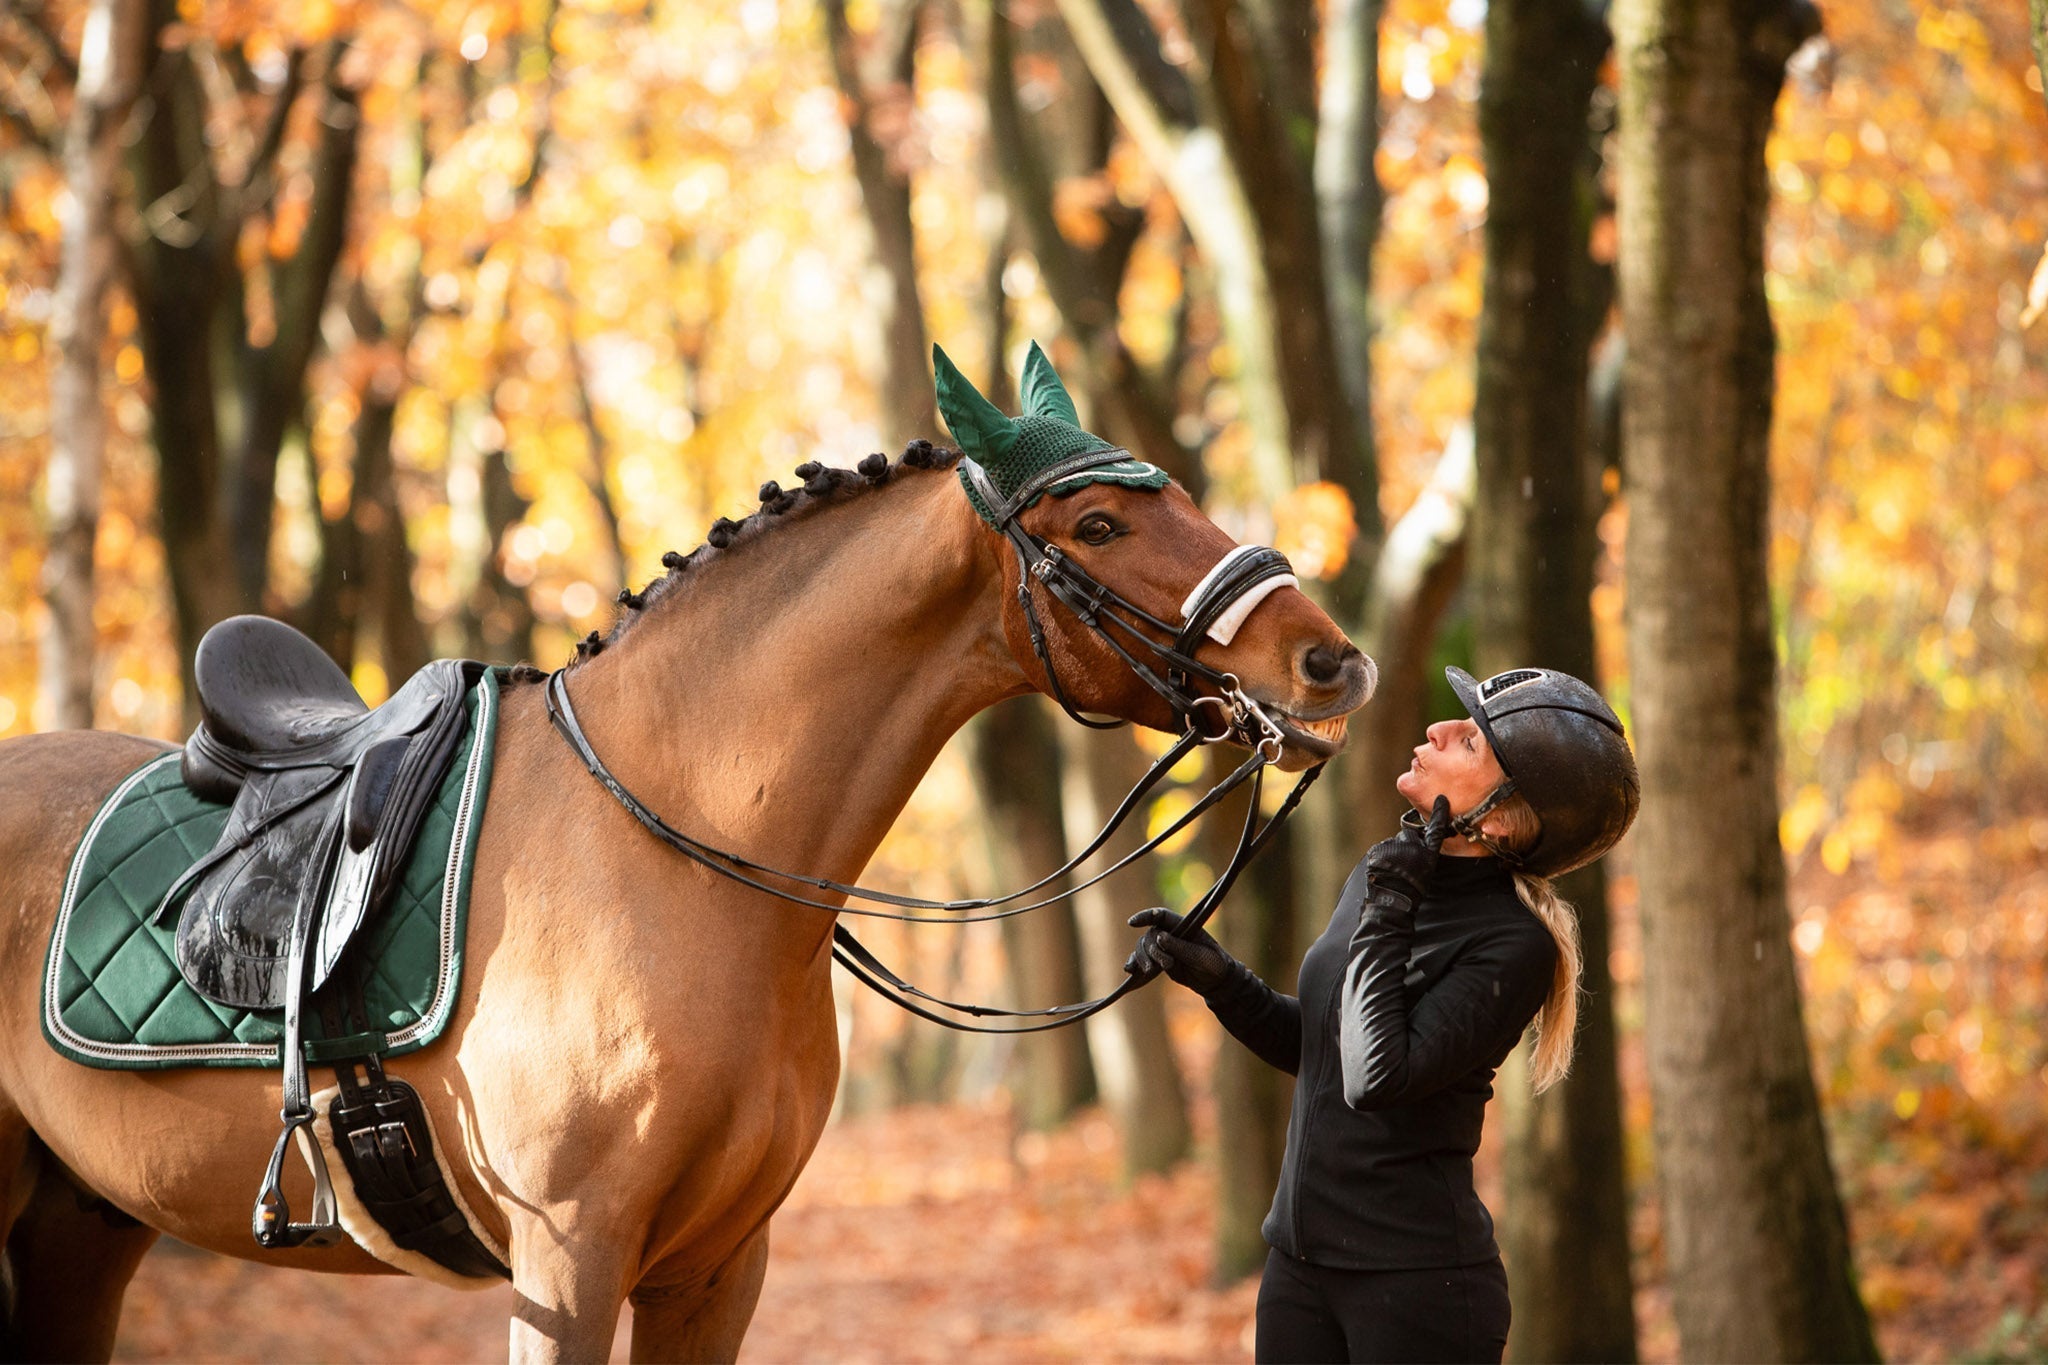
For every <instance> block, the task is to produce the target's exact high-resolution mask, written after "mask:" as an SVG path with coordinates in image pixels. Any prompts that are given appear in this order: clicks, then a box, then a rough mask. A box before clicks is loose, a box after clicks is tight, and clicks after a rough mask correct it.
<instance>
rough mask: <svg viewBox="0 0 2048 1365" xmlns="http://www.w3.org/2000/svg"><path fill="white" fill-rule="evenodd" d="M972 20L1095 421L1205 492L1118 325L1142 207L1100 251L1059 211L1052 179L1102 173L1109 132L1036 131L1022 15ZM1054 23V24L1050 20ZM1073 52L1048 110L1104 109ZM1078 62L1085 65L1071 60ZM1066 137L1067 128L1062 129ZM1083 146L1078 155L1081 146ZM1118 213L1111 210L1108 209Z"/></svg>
mask: <svg viewBox="0 0 2048 1365" xmlns="http://www.w3.org/2000/svg"><path fill="white" fill-rule="evenodd" d="M968 17H969V19H970V22H971V26H973V27H975V28H977V29H979V37H980V40H981V41H980V46H981V47H982V48H983V49H984V51H985V52H986V54H987V60H986V62H985V64H984V65H985V68H986V69H985V72H984V78H983V79H984V85H985V88H986V90H987V94H988V110H989V152H990V158H991V161H992V163H993V169H994V171H995V173H996V174H997V176H998V177H999V178H1000V179H1001V181H1002V183H1003V186H1004V188H1005V190H1006V191H1007V195H1008V201H1009V205H1010V216H1011V217H1012V218H1013V219H1014V220H1015V221H1016V223H1017V225H1018V227H1019V228H1020V229H1021V231H1022V233H1023V237H1024V240H1025V241H1026V242H1027V243H1028V244H1029V246H1030V248H1031V254H1032V256H1033V257H1034V258H1035V259H1036V260H1037V262H1038V268H1039V275H1040V278H1042V279H1043V280H1044V282H1045V289H1046V293H1047V294H1049V295H1050V296H1051V298H1052V301H1053V303H1054V305H1055V306H1056V307H1057V308H1058V309H1059V310H1060V320H1061V322H1062V324H1063V325H1064V326H1065V328H1066V331H1067V333H1068V334H1069V335H1070V336H1071V337H1072V338H1073V339H1074V340H1075V341H1077V342H1078V343H1079V344H1080V352H1081V361H1082V368H1083V372H1084V373H1085V375H1086V390H1087V394H1088V398H1089V405H1090V408H1091V410H1092V413H1091V420H1094V421H1097V422H1099V423H1101V430H1102V431H1103V434H1104V435H1106V436H1108V437H1110V438H1111V439H1113V440H1116V441H1119V442H1121V443H1122V444H1124V445H1126V446H1128V447H1129V448H1130V449H1131V450H1133V451H1135V452H1137V454H1138V455H1139V456H1140V457H1141V458H1143V459H1146V460H1149V461H1151V462H1152V463H1153V464H1156V465H1158V466H1159V467H1160V468H1161V469H1164V470H1166V471H1168V472H1169V473H1171V474H1172V475H1173V476H1174V477H1175V478H1177V479H1180V480H1181V482H1182V483H1183V484H1184V485H1185V486H1186V487H1187V488H1188V490H1189V492H1190V494H1191V495H1193V496H1194V497H1196V498H1198V499H1199V498H1200V496H1201V492H1202V483H1201V477H1200V461H1198V460H1197V459H1195V458H1194V457H1193V455H1192V454H1191V453H1190V452H1189V451H1188V450H1187V449H1186V447H1184V446H1183V445H1181V443H1180V440H1179V439H1178V438H1177V437H1176V436H1175V435H1174V434H1173V407H1172V403H1171V401H1170V399H1169V397H1168V395H1167V394H1166V393H1164V392H1161V386H1160V385H1159V383H1158V382H1157V381H1155V380H1154V378H1153V377H1152V376H1151V375H1149V374H1147V373H1145V372H1144V370H1143V369H1142V368H1140V367H1139V365H1138V363H1137V360H1136V358H1135V357H1133V356H1132V355H1131V353H1130V351H1129V350H1128V349H1127V348H1126V347H1125V346H1124V343H1123V338H1122V337H1121V336H1120V335H1119V334H1118V331H1117V326H1116V322H1117V293H1118V290H1119V288H1120V286H1121V284H1122V281H1123V275H1124V269H1125V267H1126V265H1127V264H1128V262H1129V259H1130V250H1131V247H1132V245H1133V243H1134V242H1135V241H1136V238H1137V232H1138V231H1139V229H1141V228H1142V226H1143V215H1142V214H1141V213H1137V212H1129V211H1125V212H1123V213H1121V214H1120V215H1119V217H1120V219H1121V221H1113V222H1112V223H1110V224H1109V226H1108V229H1107V230H1106V232H1105V241H1104V243H1103V244H1102V245H1101V246H1099V247H1097V248H1096V249H1095V250H1094V251H1093V252H1088V251H1084V250H1083V249H1082V248H1080V247H1078V246H1076V245H1075V244H1074V243H1073V242H1070V241H1069V240H1068V239H1067V237H1066V236H1065V234H1063V233H1062V232H1061V231H1060V229H1059V225H1058V223H1057V222H1056V221H1055V219H1054V217H1053V211H1052V209H1053V184H1054V180H1055V178H1056V177H1063V176H1072V175H1092V174H1096V173H1099V172H1100V171H1101V170H1102V168H1103V166H1104V164H1105V163H1106V162H1107V159H1108V154H1109V146H1108V142H1109V139H1107V138H1100V137H1079V136H1074V135H1072V134H1073V132H1074V131H1075V130H1073V129H1071V128H1067V129H1059V128H1054V129H1048V130H1045V131H1044V133H1043V134H1041V133H1039V132H1037V131H1035V130H1034V127H1033V123H1032V120H1030V119H1028V118H1027V117H1026V115H1025V113H1024V110H1023V107H1022V105H1021V103H1020V101H1019V100H1018V98H1017V91H1016V86H1015V71H1014V66H1013V48H1014V44H1013V42H1012V38H1013V34H1012V28H1013V25H1014V20H1013V18H1012V17H1011V16H1010V15H1008V14H1005V13H1002V12H999V11H998V9H997V7H996V6H995V5H993V4H987V3H983V4H978V5H974V6H972V7H970V8H969V10H968ZM1047 27H1051V26H1047ZM1031 36H1032V37H1033V38H1036V39H1040V40H1042V41H1041V43H1040V45H1041V47H1042V46H1045V45H1047V44H1049V43H1050V42H1053V41H1057V42H1059V43H1060V44H1061V45H1062V46H1065V47H1068V48H1069V49H1070V47H1071V45H1070V44H1067V43H1066V42H1065V33H1064V29H1061V30H1060V38H1059V39H1058V40H1053V39H1051V37H1050V35H1049V34H1046V33H1043V32H1035V33H1033V34H1032V35H1031ZM1054 55H1057V56H1060V57H1066V58H1067V60H1066V61H1064V62H1063V63H1062V65H1063V66H1065V67H1068V68H1070V74H1069V83H1070V88H1069V93H1068V96H1067V98H1065V99H1063V100H1060V101H1058V102H1057V103H1056V104H1055V105H1054V106H1053V107H1052V108H1050V109H1048V110H1047V111H1045V113H1044V114H1043V115H1041V118H1042V119H1045V118H1050V117H1052V116H1053V115H1054V114H1056V113H1061V114H1066V115H1068V116H1069V117H1068V122H1069V123H1072V122H1073V121H1074V119H1073V118H1072V115H1073V114H1075V113H1076V112H1079V113H1081V114H1082V115H1084V116H1085V115H1087V114H1090V113H1098V112H1099V110H1098V108H1097V106H1099V105H1100V104H1101V103H1102V101H1103V96H1102V92H1101V90H1100V88H1099V87H1097V86H1096V84H1095V81H1094V77H1093V75H1092V74H1091V73H1090V72H1089V71H1088V70H1087V68H1086V66H1085V64H1084V63H1081V62H1079V61H1078V60H1077V59H1076V58H1077V57H1078V54H1072V55H1070V53H1069V52H1063V51H1059V50H1058V49H1057V48H1056V49H1055V52H1054ZM1073 67H1079V68H1080V69H1079V70H1078V71H1072V70H1071V68H1073ZM1063 132H1064V133H1065V134H1067V135H1065V136H1062V133H1063ZM1062 152H1064V153H1066V155H1065V157H1064V163H1065V164H1062V165H1059V166H1055V165H1054V164H1053V160H1054V157H1055V156H1058V155H1059V154H1060V153H1062ZM1077 153H1078V154H1077ZM1116 212H1117V211H1116V210H1114V209H1112V210H1107V211H1105V216H1110V215H1111V214H1115V213H1116Z"/></svg>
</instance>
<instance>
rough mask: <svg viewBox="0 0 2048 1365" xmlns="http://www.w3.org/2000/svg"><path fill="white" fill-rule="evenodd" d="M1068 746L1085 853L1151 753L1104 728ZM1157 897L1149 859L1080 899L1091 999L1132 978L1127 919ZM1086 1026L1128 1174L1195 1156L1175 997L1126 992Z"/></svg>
mask: <svg viewBox="0 0 2048 1365" xmlns="http://www.w3.org/2000/svg"><path fill="white" fill-rule="evenodd" d="M1059 740H1060V751H1061V753H1060V760H1061V763H1060V766H1061V772H1062V775H1063V781H1062V784H1061V793H1060V809H1061V813H1062V815H1063V816H1064V818H1065V821H1066V829H1067V847H1068V848H1071V849H1079V848H1083V847H1085V846H1086V845H1087V842H1088V840H1090V839H1092V838H1093V837H1094V836H1095V832H1096V831H1097V830H1099V829H1101V828H1102V826H1103V824H1104V823H1105V822H1106V821H1107V820H1108V819H1109V817H1110V814H1111V813H1112V812H1113V811H1115V809H1116V807H1117V804H1118V803H1119V802H1120V801H1122V800H1123V798H1124V793H1126V792H1128V791H1129V790H1130V789H1131V788H1132V787H1133V786H1134V785H1136V783H1137V781H1138V778H1139V777H1140V776H1142V775H1143V774H1144V772H1145V769H1146V767H1147V766H1148V765H1147V761H1146V758H1145V755H1144V753H1143V751H1141V750H1140V749H1139V748H1138V746H1137V745H1136V744H1135V743H1134V742H1132V739H1131V737H1130V735H1129V734H1127V733H1125V732H1124V731H1121V730H1117V731H1110V732H1103V731H1098V730H1084V729H1082V728H1081V727H1080V726H1078V725H1063V726H1061V727H1060V728H1059ZM1134 819H1140V818H1139V817H1134ZM1140 823H1142V820H1141V819H1140ZM1138 842H1139V841H1138V840H1137V839H1136V838H1130V839H1118V840H1115V841H1112V843H1111V845H1110V848H1109V850H1108V851H1106V852H1104V853H1103V854H1102V855H1100V856H1101V857H1102V858H1104V859H1108V858H1111V857H1112V855H1114V856H1122V853H1123V852H1127V851H1128V850H1129V849H1131V848H1132V847H1135V846H1136V844H1137V843H1138ZM1158 901H1159V890H1158V887H1157V885H1156V884H1155V883H1154V881H1153V878H1152V863H1151V861H1150V860H1147V859H1140V860H1139V861H1138V862H1137V863H1136V864H1134V865H1133V866H1131V867H1127V868H1125V869H1124V870H1123V871H1121V872H1119V873H1117V874H1116V875H1115V876H1113V877H1109V878H1107V879H1105V880H1104V881H1101V882H1098V883H1097V884H1096V885H1094V886H1092V887H1090V888H1089V889H1088V890H1086V891H1083V892H1081V893H1080V894H1079V895H1078V896H1076V897H1075V898H1074V918H1075V920H1076V921H1077V922H1078V923H1079V925H1080V930H1081V976H1082V982H1083V989H1084V990H1085V992H1086V994H1087V995H1088V996H1089V997H1090V998H1091V999H1092V998H1094V997H1096V996H1100V995H1107V994H1108V993H1109V992H1110V991H1112V990H1114V989H1115V988H1116V987H1117V985H1118V983H1120V982H1121V981H1122V980H1123V975H1124V973H1123V961H1124V958H1125V957H1127V956H1128V955H1129V954H1130V950H1131V945H1132V944H1133V943H1134V942H1136V939H1137V931H1136V930H1134V929H1132V928H1131V927H1130V926H1129V925H1128V924H1126V923H1125V921H1126V920H1128V919H1129V918H1130V917H1131V915H1132V914H1134V913H1135V912H1137V911H1139V910H1142V909H1144V908H1145V907H1146V906H1149V905H1155V904H1157V903H1158ZM1085 1027H1086V1028H1087V1030H1088V1052H1089V1057H1090V1059H1091V1060H1092V1061H1093V1063H1094V1066H1095V1077H1096V1081H1097V1084H1098V1085H1099V1086H1100V1088H1101V1090H1102V1097H1103V1100H1104V1101H1105V1102H1106V1103H1107V1105H1108V1106H1109V1110H1110V1112H1111V1114H1112V1115H1113V1116H1114V1118H1115V1120H1116V1126H1117V1131H1118V1132H1119V1133H1120V1134H1121V1135H1122V1137H1123V1149H1124V1175H1125V1177H1126V1178H1127V1179H1128V1178H1130V1177H1133V1176H1137V1175H1140V1174H1143V1173H1145V1172H1148V1171H1164V1170H1166V1169H1167V1168H1168V1167H1170V1166H1172V1165H1173V1164H1174V1163H1175V1162H1177V1161H1179V1160H1180V1159H1181V1158H1183V1157H1185V1156H1186V1155H1187V1154H1188V1149H1189V1145H1190V1143H1191V1141H1192V1134H1191V1132H1190V1129H1189V1127H1188V1101H1187V1091H1186V1089H1185V1088H1184V1086H1183V1085H1182V1083H1181V1074H1180V1063H1179V1062H1178V1061H1177V1060H1176V1059H1175V1057H1174V1055H1173V1040H1172V1038H1171V1037H1169V1036H1168V1034H1167V1029H1166V992H1165V991H1164V990H1141V991H1137V992H1134V993H1133V994H1131V995H1127V996H1125V997H1124V999H1123V1000H1122V1001H1121V1002H1120V1003H1119V1004H1117V1005H1116V1006H1115V1007H1114V1008H1112V1009H1108V1010H1104V1011H1103V1012H1102V1013H1101V1014H1098V1015H1095V1016H1094V1017H1093V1018H1091V1019H1089V1020H1088V1022H1087V1024H1086V1025H1085Z"/></svg>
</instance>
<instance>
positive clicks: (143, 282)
mask: <svg viewBox="0 0 2048 1365" xmlns="http://www.w3.org/2000/svg"><path fill="white" fill-rule="evenodd" d="M177 9H178V7H177V3H176V0H151V2H150V5H149V15H148V18H147V21H146V22H145V24H144V25H143V30H142V33H141V34H140V35H139V45H140V47H141V49H142V53H141V67H142V70H143V72H144V73H145V80H146V86H147V89H146V91H145V96H146V99H147V107H146V108H145V109H144V110H142V111H140V112H141V117H140V120H139V121H140V124H141V127H140V130H139V135H138V136H137V138H136V140H135V143H134V146H133V148H132V151H131V155H130V159H129V165H130V169H131V172H132V175H133V178H134V183H135V197H136V202H137V204H138V205H140V206H141V225H142V231H143V234H144V235H143V236H142V238H141V240H140V241H139V242H137V243H136V245H135V249H134V251H133V252H132V253H131V254H130V257H129V259H130V262H131V264H132V271H131V276H130V283H131V287H132V288H133V290H134V293H135V307H136V315H137V329H136V330H137V336H138V339H139V341H140V343H141V348H142V361H143V369H144V372H145V373H146V374H147V375H148V376H149V380H150V386H151V388H152V390H153V393H152V395H151V399H150V424H151V438H152V441H153V443H154V445H155V447H156V452H157V506H158V515H159V519H160V529H161V532H162V536H163V543H164V558H165V561H166V567H167V569H168V570H169V574H170V581H171V603H172V607H173V610H174V612H175V615H176V618H177V640H178V660H179V668H180V671H181V673H182V676H183V680H184V684H185V689H184V690H185V711H186V718H187V720H188V721H195V720H196V719H197V716H198V710H197V706H198V698H197V693H196V692H195V691H194V690H193V686H192V656H193V654H194V652H195V651H196V650H197V649H198V647H199V637H200V636H202V635H204V634H205V633H206V631H207V628H208V627H210V626H212V625H213V624H214V623H215V622H217V621H220V620H223V619H225V618H226V617H228V616H231V615H233V614H234V613H235V612H236V611H237V610H238V609H239V600H238V594H237V592H236V588H235V577H234V573H233V570H232V568H231V567H230V566H231V565H232V564H233V563H234V556H233V554H232V552H231V547H230V545H229V542H228V534H227V526H226V524H225V522H224V520H223V518H222V517H221V515H220V502H221V480H222V472H221V439H220V427H219V419H218V415H217V411H216V408H215V401H216V397H217V389H218V379H219V375H220V373H221V366H220V365H219V363H218V362H219V361H220V360H221V358H222V357H223V355H224V354H231V353H232V351H233V348H234V341H233V339H232V337H231V335H230V333H231V332H232V331H233V329H235V328H236V327H237V326H238V324H239V321H240V319H239V316H238V313H239V310H238V309H236V310H228V309H224V308H222V307H221V303H222V296H223V294H224V293H225V292H228V290H227V286H228V284H229V281H230V278H231V276H232V273H233V263H232V261H231V260H230V259H229V256H228V253H227V251H226V249H225V248H224V246H223V236H224V234H223V233H222V231H221V229H220V214H221V203H220V200H221V192H220V186H219V184H218V182H217V181H216V179H215V178H214V175H213V170H212V166H211V164H210V162H209V161H208V151H207V144H206V140H205V127H206V110H205V103H204V100H203V98H202V95H201V92H200V87H199V79H198V76H197V74H196V73H195V72H194V70H193V66H192V58H191V56H190V54H189V53H188V52H186V51H185V50H184V49H183V48H182V47H172V48H166V47H164V46H163V45H162V38H163V35H164V30H165V29H166V28H168V27H169V26H171V25H173V24H175V23H177V22H178V15H177ZM237 297H239V296H238V295H237ZM231 314H233V316H230V315H231Z"/></svg>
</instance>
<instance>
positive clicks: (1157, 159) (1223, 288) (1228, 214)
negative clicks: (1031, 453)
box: [1059, 0, 1323, 497]
mask: <svg viewBox="0 0 2048 1365" xmlns="http://www.w3.org/2000/svg"><path fill="white" fill-rule="evenodd" d="M1059 4H1060V13H1061V14H1062V16H1064V17H1065V19H1066V21H1067V27H1068V29H1069V31H1070V32H1071V33H1072V34H1073V38H1074V43H1075V45H1076V46H1077V47H1078V48H1079V49H1080V51H1081V54H1082V56H1083V57H1085V58H1086V59H1087V62H1088V68H1089V70H1090V71H1092V72H1093V73H1094V74H1095V79H1096V82H1097V83H1098V84H1099V85H1100V86H1101V87H1102V91H1103V94H1104V95H1106V96H1107V97H1108V99H1109V102H1110V104H1111V105H1112V106H1113V107H1114V108H1115V109H1116V112H1117V117H1118V118H1120V119H1121V120H1123V124H1124V128H1125V130H1126V131H1128V132H1129V133H1130V135H1131V139H1132V141H1134V142H1135V143H1136V144H1137V145H1138V147H1139V148H1140V150H1142V151H1143V152H1144V154H1145V157H1146V159H1147V160H1148V161H1150V162H1151V163H1152V166H1153V168H1154V169H1155V170H1156V171H1158V173H1159V175H1160V178H1161V179H1162V180H1164V181H1165V182H1166V185H1167V188H1168V190H1169V191H1170V192H1171V193H1172V195H1173V197H1174V202H1175V204H1176V205H1178V207H1179V209H1180V212H1181V217H1182V220H1183V221H1185V222H1186V223H1187V225H1188V231H1189V233H1190V235H1192V236H1193V237H1194V239H1195V241H1196V243H1197V244H1198V245H1199V246H1200V247H1201V249H1202V254H1203V256H1204V258H1205V259H1206V260H1207V261H1208V262H1209V263H1210V266H1211V268H1212V269H1213V270H1214V271H1215V276H1216V305H1217V310H1218V312H1219V313H1220V315H1221V317H1222V320H1223V328H1224V332H1225V333H1226V335H1228V337H1229V338H1230V342H1231V348H1232V351H1233V352H1234V354H1235V356H1236V359H1237V373H1236V375H1235V376H1234V378H1235V387H1236V389H1237V392H1238V394H1239V396H1240V398H1241V400H1242V402H1243V409H1244V420H1245V425H1246V426H1247V428H1248V429H1249V430H1250V432H1251V436H1252V465H1253V468H1254V471H1255V472H1254V478H1255V479H1256V481H1257V482H1258V484H1259V486H1260V488H1261V490H1262V491H1264V492H1266V494H1267V496H1269V497H1278V496H1279V494H1280V493H1281V492H1284V491H1286V489H1288V488H1290V487H1292V486H1293V484H1294V482H1295V477H1296V468H1297V465H1296V458H1295V449H1296V446H1295V441H1294V433H1293V431H1292V429H1291V422H1292V418H1291V416H1290V410H1289V406H1288V392H1289V390H1288V387H1287V383H1286V380H1287V376H1286V375H1285V374H1283V372H1282V364H1281V351H1280V349H1279V339H1278V322H1277V320H1276V318H1275V316H1274V309H1275V301H1274V288H1273V282H1272V281H1271V280H1269V279H1268V278H1267V276H1266V257H1265V254H1264V252H1263V251H1262V250H1261V247H1260V241H1259V236H1260V225H1259V219H1258V216H1257V215H1256V214H1255V213H1254V211H1253V208H1252V204H1251V200H1250V197H1249V194H1248V192H1247V189H1246V185H1245V181H1244V179H1243V177H1242V175H1241V174H1240V170H1239V168H1238V167H1237V165H1236V164H1235V163H1234V162H1233V161H1232V160H1231V157H1230V149H1229V147H1228V146H1227V145H1226V141H1225V139H1224V136H1223V134H1222V133H1221V132H1220V131H1219V130H1218V129H1217V128H1216V127H1214V126H1213V125H1212V124H1208V123H1203V122H1200V121H1198V118H1197V105H1198V103H1200V101H1198V99H1197V97H1196V94H1195V91H1194V90H1193V89H1191V88H1190V84H1189V72H1188V71H1186V70H1183V69H1182V68H1181V67H1178V66H1175V65H1173V64H1172V63H1169V62H1167V61H1166V60H1165V58H1164V56H1163V55H1162V53H1161V51H1160V46H1159V35H1158V32H1157V31H1156V30H1155V29H1154V28H1153V27H1152V24H1151V21H1150V20H1149V19H1148V18H1146V16H1145V14H1144V12H1143V11H1142V10H1140V9H1139V8H1138V6H1137V5H1136V4H1135V3H1134V2H1133V0H1059ZM1315 306H1316V307H1317V308H1318V309H1320V308H1321V307H1322V306H1323V305H1322V302H1321V301H1320V300H1318V301H1317V302H1316V304H1315Z"/></svg>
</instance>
